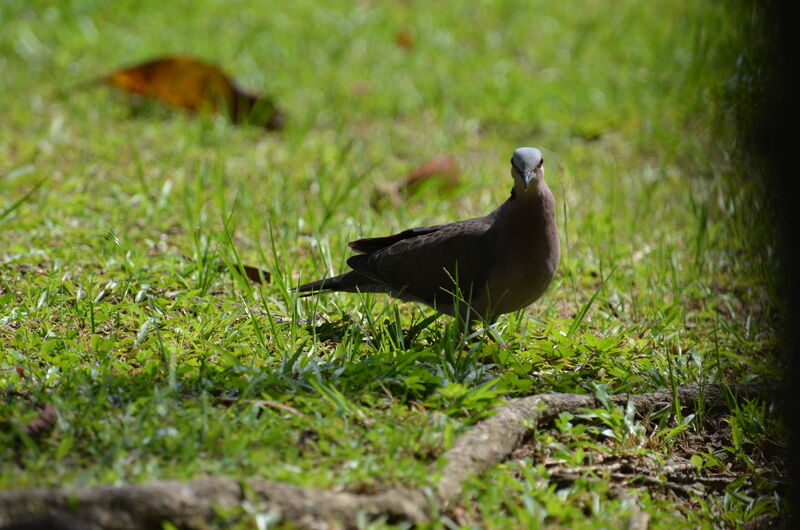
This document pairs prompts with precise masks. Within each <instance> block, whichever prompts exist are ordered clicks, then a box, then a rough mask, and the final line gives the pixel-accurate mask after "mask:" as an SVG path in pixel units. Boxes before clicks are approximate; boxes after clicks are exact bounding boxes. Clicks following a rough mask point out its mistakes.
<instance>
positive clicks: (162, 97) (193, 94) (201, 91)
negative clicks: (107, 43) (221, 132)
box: [99, 56, 284, 130]
mask: <svg viewBox="0 0 800 530" xmlns="http://www.w3.org/2000/svg"><path fill="white" fill-rule="evenodd" d="M99 81H101V82H110V83H111V84H113V85H114V86H116V87H117V88H120V89H122V90H125V91H127V92H131V93H134V94H139V95H142V96H145V97H148V98H151V99H156V100H159V101H162V102H164V103H166V104H168V105H170V106H173V107H177V108H181V109H186V110H189V111H192V112H225V113H227V115H228V116H229V117H230V119H231V121H232V122H233V123H251V124H256V125H261V126H263V127H265V128H267V129H269V130H279V129H281V128H283V122H284V113H283V111H282V110H281V109H279V108H278V107H277V106H276V105H275V103H274V102H273V101H272V100H271V99H270V98H269V97H266V96H260V95H257V94H251V93H248V92H245V91H243V90H242V89H240V88H239V87H238V86H236V84H235V83H234V82H233V81H232V80H231V79H230V78H229V77H228V76H227V75H225V73H224V72H223V71H222V70H220V69H219V68H218V67H216V66H214V65H213V64H210V63H207V62H205V61H202V60H200V59H196V58H194V57H190V56H171V57H160V58H158V59H153V60H151V61H147V62H145V63H142V64H138V65H136V66H132V67H129V68H123V69H121V70H117V71H116V72H114V73H112V74H111V75H109V76H106V77H103V78H101V79H99Z"/></svg>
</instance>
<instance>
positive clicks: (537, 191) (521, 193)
mask: <svg viewBox="0 0 800 530" xmlns="http://www.w3.org/2000/svg"><path fill="white" fill-rule="evenodd" d="M545 189H547V184H545V183H544V180H543V179H541V178H537V179H533V180H532V181H531V182H530V183H529V184H528V188H527V189H526V188H525V186H524V185H523V184H522V183H521V182H514V187H513V188H511V196H510V197H509V198H508V200H509V202H511V201H515V202H516V201H524V202H527V201H535V200H537V199H540V198H541V196H542V194H544V193H546V192H545V191H544V190H545Z"/></svg>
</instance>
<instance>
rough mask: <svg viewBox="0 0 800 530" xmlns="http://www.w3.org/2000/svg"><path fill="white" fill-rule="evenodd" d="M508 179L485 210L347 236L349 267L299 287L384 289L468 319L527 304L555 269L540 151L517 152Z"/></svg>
mask: <svg viewBox="0 0 800 530" xmlns="http://www.w3.org/2000/svg"><path fill="white" fill-rule="evenodd" d="M511 177H512V178H513V181H514V184H513V187H512V188H511V196H510V197H509V198H508V199H507V200H506V201H505V202H504V203H503V204H501V205H500V206H499V207H498V208H496V209H495V210H494V211H492V212H491V213H489V214H488V215H485V216H483V217H476V218H473V219H466V220H463V221H457V222H454V223H448V224H440V225H434V226H425V227H419V228H410V229H408V230H404V231H402V232H399V233H396V234H392V235H389V236H385V237H371V238H365V239H358V240H356V241H351V242H350V243H348V246H349V247H350V248H351V249H352V250H354V251H355V252H357V254H355V255H353V256H351V257H350V258H349V259H348V260H347V265H348V266H349V267H350V268H351V269H352V270H350V271H348V272H345V273H343V274H340V275H338V276H333V277H329V278H323V279H321V280H317V281H313V282H310V283H306V284H303V285H300V286H298V287H297V292H298V293H301V296H310V295H314V294H319V293H328V292H334V291H339V292H349V293H354V292H361V293H387V294H389V295H391V296H393V297H395V298H398V299H400V300H403V301H413V302H422V303H424V304H426V305H428V306H431V307H433V308H434V309H435V310H436V311H438V312H439V313H442V314H447V315H451V316H454V317H455V316H459V317H461V318H462V319H464V321H468V322H470V323H472V322H475V321H477V320H483V321H484V322H487V323H489V324H493V323H494V322H495V321H496V320H497V317H498V316H500V315H502V314H505V313H511V312H514V311H517V310H520V309H523V308H525V307H527V306H529V305H530V304H532V303H533V302H535V301H536V300H537V299H539V298H540V297H541V296H542V294H544V292H545V291H546V290H547V287H548V286H549V285H550V282H551V280H552V279H553V276H554V275H555V273H556V269H557V268H558V261H559V257H560V245H559V240H558V230H557V227H556V216H555V210H556V205H555V198H554V197H553V194H552V192H551V191H550V188H548V186H547V184H546V183H545V181H544V160H543V158H542V153H541V151H539V149H536V148H534V147H520V148H518V149H516V150H514V154H513V156H512V157H511Z"/></svg>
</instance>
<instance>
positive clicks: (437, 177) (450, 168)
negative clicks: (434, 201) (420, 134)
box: [370, 155, 461, 210]
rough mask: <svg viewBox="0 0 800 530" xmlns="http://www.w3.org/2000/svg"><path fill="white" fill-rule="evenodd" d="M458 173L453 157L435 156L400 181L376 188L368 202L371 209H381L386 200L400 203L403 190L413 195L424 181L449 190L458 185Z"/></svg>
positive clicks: (395, 204)
mask: <svg viewBox="0 0 800 530" xmlns="http://www.w3.org/2000/svg"><path fill="white" fill-rule="evenodd" d="M460 175H461V171H460V170H459V168H458V163H457V162H456V161H455V159H453V158H452V157H449V156H446V155H441V156H437V157H435V158H432V159H430V160H428V161H427V162H425V163H424V164H422V165H421V166H419V167H417V168H415V169H413V170H412V171H411V172H409V173H408V174H406V176H405V177H403V181H402V182H401V183H399V184H396V185H393V186H384V187H382V188H379V189H377V190H376V191H375V193H374V194H373V196H372V199H371V201H370V204H371V205H372V208H373V209H375V210H381V209H382V208H383V207H384V206H385V202H386V201H387V200H388V201H389V202H390V203H391V204H392V206H395V207H396V206H398V205H399V204H400V197H401V195H402V192H403V191H405V192H406V193H407V194H408V195H414V194H415V193H417V192H418V191H419V190H420V189H421V188H422V186H423V185H424V184H426V183H431V184H435V185H436V186H437V187H438V188H439V190H442V191H450V190H453V189H455V187H456V186H458V184H459V182H460Z"/></svg>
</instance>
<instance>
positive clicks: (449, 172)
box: [403, 155, 461, 194]
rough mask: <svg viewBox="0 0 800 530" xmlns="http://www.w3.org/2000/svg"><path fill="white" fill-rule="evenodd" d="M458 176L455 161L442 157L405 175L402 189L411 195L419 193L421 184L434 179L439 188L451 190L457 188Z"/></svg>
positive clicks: (433, 159)
mask: <svg viewBox="0 0 800 530" xmlns="http://www.w3.org/2000/svg"><path fill="white" fill-rule="evenodd" d="M460 176H461V171H460V170H459V169H458V163H457V162H456V161H455V159H453V158H452V157H449V156H446V155H442V156H437V157H436V158H432V159H430V160H428V161H427V162H425V163H424V164H422V165H421V166H419V167H418V168H416V169H414V170H413V171H411V172H410V173H409V174H407V175H406V176H405V179H403V187H404V188H405V189H406V190H408V192H409V193H412V194H413V193H416V192H417V191H419V188H420V186H421V185H422V183H423V182H425V181H428V180H430V179H432V178H436V179H437V184H439V185H440V187H442V188H444V189H448V190H452V189H453V188H455V187H456V186H458V182H459V179H460Z"/></svg>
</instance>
